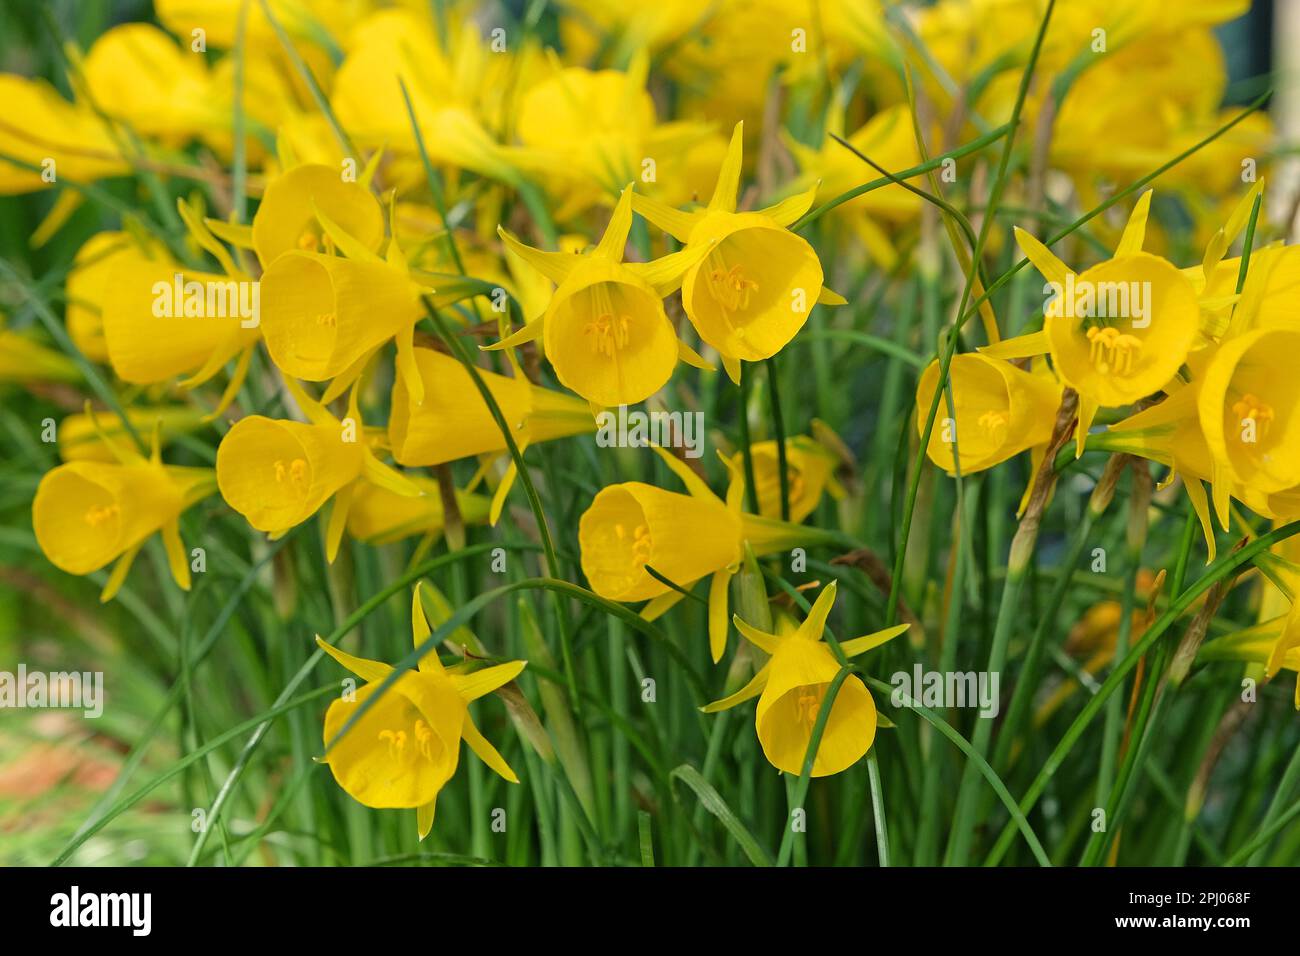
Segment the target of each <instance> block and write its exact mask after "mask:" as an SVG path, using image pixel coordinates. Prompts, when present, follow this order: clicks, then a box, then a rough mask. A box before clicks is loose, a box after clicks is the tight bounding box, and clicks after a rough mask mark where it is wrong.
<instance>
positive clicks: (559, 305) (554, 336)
mask: <svg viewBox="0 0 1300 956" xmlns="http://www.w3.org/2000/svg"><path fill="white" fill-rule="evenodd" d="M632 202H633V197H632V188H631V187H630V186H629V187H628V188H627V189H625V190H624V191H623V195H622V198H620V199H619V202H618V206H616V207H615V209H614V214H613V215H612V216H611V217H610V220H609V225H608V226H607V227H606V229H605V234H604V235H603V236H602V237H601V240H600V243H599V244H598V245H597V246H596V248H595V250H594V251H593V252H592V253H591V254H589V255H577V254H574V253H568V252H544V251H542V250H541V249H534V248H533V247H531V246H526V245H524V244H523V243H522V242H520V241H519V240H518V239H516V238H515V237H514V236H512V235H511V234H510V233H509V232H507V231H506V230H505V229H500V230H499V231H500V233H501V238H502V239H503V240H504V241H505V243H506V246H507V247H508V248H510V249H511V250H513V251H514V252H515V253H516V254H517V255H518V256H519V257H520V258H521V259H523V260H524V261H525V262H527V263H528V264H529V265H530V266H532V267H533V268H534V269H536V270H537V271H538V272H540V273H542V274H543V275H544V276H546V277H547V278H548V279H550V280H551V281H552V282H555V283H557V288H556V289H555V292H554V293H553V294H552V295H551V300H550V303H549V305H548V306H547V307H546V311H545V312H544V313H543V314H542V315H541V316H540V317H539V318H535V319H533V320H532V321H530V322H528V324H526V325H525V326H524V327H523V328H522V329H520V330H519V331H517V332H515V333H514V334H513V335H511V336H509V337H507V338H505V339H503V340H502V341H500V342H498V343H497V344H496V345H494V346H489V348H507V347H513V346H517V345H522V344H523V343H525V342H529V341H533V340H535V339H539V338H540V339H541V340H542V348H543V351H544V352H545V353H546V358H547V359H548V360H549V361H550V363H551V365H552V366H553V367H554V369H555V375H556V377H557V378H559V380H560V382H561V383H562V384H563V385H564V386H565V387H566V388H569V389H572V390H573V391H575V392H577V393H578V394H579V395H581V396H582V397H583V398H585V399H587V400H588V401H589V402H591V403H592V404H594V405H598V406H602V407H603V406H613V405H631V404H634V403H636V402H639V401H641V400H642V399H645V398H648V397H649V396H651V395H653V394H654V393H655V392H657V391H658V390H659V389H660V388H662V387H663V386H664V384H665V383H666V382H667V381H668V378H669V376H671V375H672V372H673V368H674V366H676V364H677V361H678V359H679V358H680V359H682V360H683V361H686V362H688V363H690V364H692V365H696V366H699V367H705V368H707V367H708V365H707V363H706V362H705V361H704V360H703V359H702V358H700V357H699V356H698V355H697V354H695V352H694V351H693V350H692V349H691V348H690V347H689V346H687V345H686V343H684V342H680V341H678V338H677V333H676V331H675V330H674V329H673V325H672V323H671V322H670V321H669V320H668V316H667V314H666V313H665V312H664V306H663V297H664V296H665V295H667V294H668V293H669V292H671V291H672V290H673V289H675V288H677V285H678V284H679V283H680V282H681V277H682V274H683V273H684V272H686V270H687V269H688V268H689V267H690V266H691V264H692V263H693V262H695V261H696V260H697V259H698V258H700V257H701V256H702V255H703V254H705V253H706V252H707V245H706V244H700V245H699V246H697V247H696V248H694V249H690V250H686V249H683V250H682V251H681V252H676V253H673V254H672V255H668V256H665V257H664V258H662V259H657V260H655V261H654V262H649V263H636V262H626V263H625V262H624V261H623V249H624V246H625V245H626V244H627V235H628V231H629V230H630V229H631V228H632Z"/></svg>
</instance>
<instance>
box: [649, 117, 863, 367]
mask: <svg viewBox="0 0 1300 956" xmlns="http://www.w3.org/2000/svg"><path fill="white" fill-rule="evenodd" d="M742 132H743V130H742V124H737V125H736V129H735V131H734V132H733V134H732V137H731V145H730V147H729V148H728V150H727V157H726V159H725V160H724V161H723V164H722V168H721V170H720V171H719V172H718V182H717V185H716V186H715V187H714V190H713V197H712V198H711V199H710V200H709V204H708V206H707V207H706V208H705V209H697V210H692V211H680V210H677V209H673V208H672V207H670V206H666V205H664V204H663V203H660V202H657V201H656V200H653V199H649V198H648V197H645V196H639V195H638V196H633V198H632V206H633V208H634V209H635V210H636V211H637V212H639V213H640V214H641V215H643V216H645V217H646V219H648V220H650V221H651V222H652V223H654V224H655V225H656V226H658V227H659V228H660V229H662V230H664V232H667V233H668V234H669V235H671V236H673V237H674V238H676V239H678V240H680V241H681V242H684V243H685V244H686V247H685V249H683V250H682V251H683V253H691V252H695V253H696V254H697V258H696V260H695V262H693V263H692V264H691V266H690V267H689V268H688V269H687V270H686V272H685V275H684V276H683V277H682V304H683V305H684V306H685V309H686V315H687V317H688V318H689V319H690V320H691V324H692V325H694V326H695V330H696V331H697V332H699V334H700V338H702V339H703V340H704V341H705V342H708V343H709V344H710V345H712V346H713V347H714V348H715V349H717V350H718V353H719V354H720V355H721V356H722V360H723V364H724V365H725V367H726V369H727V373H728V374H729V375H730V376H731V378H732V380H733V381H737V382H738V381H739V375H740V362H741V361H742V360H744V361H749V362H757V361H761V360H762V359H765V358H770V357H772V356H773V355H775V354H776V353H777V352H779V351H781V349H782V348H784V347H785V344H786V343H787V342H789V341H790V340H791V339H792V338H794V336H795V333H797V332H798V331H799V329H801V328H803V325H804V323H805V322H807V321H808V314H809V312H810V311H811V310H812V307H813V305H814V304H816V303H818V302H823V303H826V304H831V305H838V304H842V303H843V302H844V300H843V299H842V298H841V297H840V296H838V295H836V294H835V293H833V292H831V291H830V290H829V289H824V288H823V287H822V266H821V262H820V261H819V260H818V258H817V253H816V252H814V251H813V248H812V246H810V245H809V244H808V242H807V240H805V239H803V238H801V237H800V236H797V235H795V234H794V233H792V232H790V231H789V230H788V229H787V228H786V227H787V226H789V225H790V224H791V223H793V222H794V221H795V220H796V219H798V218H799V217H800V216H802V215H803V214H804V213H805V212H807V211H808V207H809V206H811V205H812V201H813V197H814V196H815V195H816V192H817V189H816V187H815V186H814V187H812V188H810V189H808V190H807V191H805V192H803V193H801V194H799V195H797V196H792V197H791V198H789V199H786V200H784V201H782V202H780V203H777V204H776V205H775V206H769V207H768V208H767V209H764V210H761V211H759V212H736V200H737V193H738V191H739V189H740V167H741V161H742V155H741V153H742V149H743V139H742Z"/></svg>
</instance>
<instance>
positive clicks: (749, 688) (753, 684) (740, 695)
mask: <svg viewBox="0 0 1300 956" xmlns="http://www.w3.org/2000/svg"><path fill="white" fill-rule="evenodd" d="M771 666H772V662H771V661H768V662H767V663H766V664H764V665H763V666H762V667H761V668H760V669H759V672H758V673H757V674H755V675H754V676H753V678H752V679H751V680H750V682H749V683H748V684H746V685H745V686H744V687H742V688H741V689H740V690H738V691H736V692H735V693H734V694H731V695H730V696H727V697H724V698H722V699H721V700H715V701H714V702H713V703H711V704H705V705H704V706H703V707H701V708H700V710H702V711H703V712H704V713H706V714H716V713H717V712H718V711H720V710H730V709H731V708H732V707H735V706H736V705H737V704H743V703H744V702H745V701H747V700H750V699H751V698H754V697H757V696H758V695H759V694H761V693H763V688H765V687H766V686H767V677H768V671H769V668H771Z"/></svg>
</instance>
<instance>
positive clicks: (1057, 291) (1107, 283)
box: [980, 190, 1200, 455]
mask: <svg viewBox="0 0 1300 956" xmlns="http://www.w3.org/2000/svg"><path fill="white" fill-rule="evenodd" d="M1150 205H1151V191H1150V190H1148V191H1147V192H1145V193H1143V194H1142V197H1141V198H1140V199H1139V200H1138V202H1137V205H1136V206H1134V208H1133V213H1132V215H1131V216H1130V217H1129V220H1128V225H1127V226H1125V228H1124V234H1123V236H1122V237H1121V238H1120V241H1119V245H1118V246H1117V247H1116V249H1115V255H1114V256H1113V257H1112V258H1110V259H1107V260H1106V261H1105V262H1101V263H1099V264H1097V265H1095V266H1092V267H1091V268H1089V269H1086V270H1085V271H1084V272H1082V273H1078V274H1076V273H1075V272H1074V271H1073V270H1071V269H1070V268H1068V267H1067V266H1066V265H1065V264H1064V263H1063V262H1061V260H1060V259H1058V258H1056V256H1055V255H1053V254H1052V253H1051V251H1049V250H1048V248H1047V247H1046V246H1045V245H1043V244H1042V243H1041V242H1039V241H1038V240H1037V239H1035V238H1034V237H1033V236H1031V235H1029V233H1027V232H1025V231H1024V230H1023V229H1020V228H1018V227H1017V228H1016V240H1017V242H1019V244H1020V248H1021V250H1022V251H1023V252H1024V254H1025V256H1026V257H1027V258H1028V259H1029V261H1030V262H1032V263H1033V264H1034V266H1035V267H1036V268H1037V269H1038V271H1039V272H1040V273H1042V274H1043V277H1044V278H1045V279H1047V281H1048V283H1049V285H1048V287H1047V289H1050V290H1051V291H1052V293H1053V299H1052V305H1053V308H1051V309H1050V310H1048V314H1047V315H1046V317H1045V318H1044V321H1043V330H1042V331H1041V332H1033V333H1030V334H1028V335H1022V336H1019V337H1017V338H1014V339H1008V340H1006V341H1004V342H1001V343H998V344H997V345H991V346H986V347H985V348H983V349H981V350H980V351H981V352H983V353H984V354H985V355H988V356H991V357H994V358H1002V359H1012V358H1028V357H1030V356H1034V355H1042V354H1044V353H1050V354H1051V356H1052V366H1053V368H1054V369H1055V370H1056V374H1057V375H1058V376H1060V378H1061V381H1062V382H1064V383H1065V384H1066V385H1068V386H1070V387H1071V388H1073V389H1074V390H1075V391H1077V392H1078V393H1079V412H1078V421H1077V423H1076V426H1075V443H1076V444H1075V453H1076V455H1082V454H1083V450H1084V445H1085V443H1086V441H1087V436H1088V430H1089V429H1090V428H1091V427H1092V421H1093V419H1094V418H1095V417H1096V414H1097V410H1098V409H1099V408H1103V407H1105V408H1114V407H1117V406H1122V405H1128V404H1131V403H1132V402H1136V401H1137V400H1138V399H1141V398H1145V397H1146V396H1148V395H1151V394H1152V393H1154V392H1158V391H1160V390H1161V389H1163V388H1164V387H1165V385H1166V384H1168V383H1169V381H1170V379H1172V378H1173V377H1174V376H1175V375H1176V374H1177V373H1178V369H1179V368H1180V367H1181V366H1182V364H1183V363H1184V362H1185V361H1186V360H1187V354H1188V352H1189V351H1190V350H1191V348H1192V346H1193V344H1194V343H1195V341H1196V337H1197V333H1198V330H1199V325H1200V309H1199V306H1198V303H1197V296H1196V291H1195V289H1194V288H1193V286H1192V283H1191V281H1190V280H1189V279H1188V277H1187V276H1186V275H1184V274H1183V273H1182V272H1181V271H1179V270H1178V269H1176V268H1175V267H1174V266H1173V265H1172V264H1170V263H1169V262H1168V261H1166V260H1165V259H1162V258H1160V257H1159V256H1154V255H1151V254H1150V253H1146V252H1143V251H1142V241H1143V238H1144V237H1145V235H1146V222H1147V211H1148V209H1149V207H1150ZM1120 288H1123V290H1124V297H1123V300H1124V301H1128V302H1129V303H1130V309H1129V311H1134V310H1133V308H1132V302H1131V298H1130V295H1129V293H1130V290H1135V291H1133V293H1132V294H1134V295H1144V296H1145V295H1146V293H1145V291H1143V290H1149V292H1150V294H1149V296H1147V297H1146V310H1147V314H1146V316H1145V317H1144V318H1142V319H1141V320H1140V321H1135V320H1134V318H1133V316H1111V315H1096V314H1095V313H1096V312H1098V311H1104V310H1103V309H1101V308H1099V304H1100V302H1101V301H1102V300H1103V299H1105V298H1107V295H1104V294H1103V293H1104V292H1106V291H1107V290H1110V289H1116V290H1118V289H1120ZM1075 290H1080V294H1081V295H1083V296H1085V297H1086V296H1088V295H1091V297H1092V302H1093V304H1092V305H1091V306H1088V305H1087V304H1086V302H1087V299H1086V298H1085V299H1081V300H1080V301H1081V302H1083V303H1085V304H1084V306H1083V308H1082V311H1083V312H1084V313H1085V314H1084V315H1078V314H1077V312H1078V311H1080V310H1079V309H1078V308H1077V307H1076V303H1075V301H1074V295H1075ZM1088 290H1092V291H1091V293H1089V292H1088ZM1045 291H1046V290H1045ZM1116 301H1119V299H1118V295H1117V296H1116ZM1107 308H1108V307H1107Z"/></svg>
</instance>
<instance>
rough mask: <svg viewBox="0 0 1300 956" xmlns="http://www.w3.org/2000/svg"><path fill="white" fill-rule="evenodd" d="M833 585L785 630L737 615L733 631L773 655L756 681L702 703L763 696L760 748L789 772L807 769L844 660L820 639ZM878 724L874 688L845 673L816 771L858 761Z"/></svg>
mask: <svg viewBox="0 0 1300 956" xmlns="http://www.w3.org/2000/svg"><path fill="white" fill-rule="evenodd" d="M835 590H836V585H835V582H834V581H832V582H831V583H830V584H828V585H827V586H826V587H825V588H823V589H822V592H821V594H819V595H818V596H817V600H816V602H815V603H814V604H813V606H812V609H811V610H810V611H809V612H808V617H807V618H805V619H804V622H803V623H802V624H800V625H799V626H798V628H795V629H790V630H785V632H784V633H781V634H768V633H767V632H766V631H760V630H758V629H757V628H755V627H751V626H750V625H749V624H747V623H745V622H744V621H742V620H741V619H740V616H739V615H737V616H735V617H733V618H732V621H733V622H734V623H735V625H736V630H738V631H740V633H741V634H743V635H744V636H745V637H746V638H748V639H749V641H750V643H752V644H754V645H755V646H757V647H758V648H760V649H761V650H763V651H766V652H767V653H768V654H770V655H772V656H771V658H770V659H769V660H768V662H767V663H766V664H764V665H763V666H762V668H760V669H759V672H758V673H757V674H755V675H754V678H753V680H751V681H750V682H749V683H748V684H746V685H745V686H744V687H742V688H741V689H740V690H738V691H736V693H734V694H732V695H731V696H730V697H724V698H723V699H722V700H718V701H714V702H713V703H711V704H708V705H706V706H705V707H702V708H701V710H703V711H704V712H705V713H706V714H711V713H716V712H718V711H721V710H727V709H729V708H731V707H735V706H736V705H737V704H741V703H744V702H745V701H747V700H749V699H751V698H753V697H758V709H757V711H756V712H755V715H754V729H755V730H756V731H757V733H758V740H759V743H760V744H762V746H763V755H764V756H766V757H767V760H768V763H770V764H771V765H772V766H773V767H776V769H778V770H781V771H784V772H785V773H791V774H796V775H797V774H800V773H802V772H803V763H804V758H805V757H806V756H807V754H808V745H809V743H810V742H811V740H812V733H813V727H814V726H815V724H816V723H817V714H818V712H819V711H820V709H821V706H822V701H823V700H824V699H825V697H826V692H827V690H828V689H829V688H830V685H831V681H833V680H834V679H835V675H836V674H837V673H839V670H840V663H839V661H837V660H836V659H835V656H834V655H833V654H832V653H831V649H830V647H828V646H827V645H826V643H825V642H824V641H823V640H822V634H823V632H824V631H825V629H826V618H827V616H828V615H829V614H830V612H831V605H832V604H834V603H835ZM910 626H911V625H909V624H898V625H895V626H894V627H890V628H886V629H885V630H883V631H877V632H875V633H874V634H868V635H866V636H864V637H857V638H854V639H853V640H850V641H841V642H840V650H842V651H843V652H844V656H845V657H856V656H857V655H858V654H864V653H866V652H867V651H869V650H871V649H872V648H875V647H879V646H880V645H881V644H884V643H885V642H886V641H889V640H891V639H893V638H895V637H897V636H898V635H899V634H902V633H903V632H904V631H906V630H907V629H908V627H910ZM760 695H761V696H760ZM876 723H877V719H876V702H875V701H874V700H873V699H872V697H871V691H869V690H867V686H866V684H864V683H863V682H862V679H861V678H859V677H858V676H857V675H856V674H849V675H847V676H846V677H845V678H844V682H843V683H842V684H841V685H840V689H839V691H838V692H837V693H836V695H835V702H834V703H833V704H832V705H831V712H830V714H829V715H828V717H827V720H826V726H825V729H824V730H823V732H822V737H821V742H820V744H819V745H818V747H817V756H816V757H815V758H814V760H813V766H812V776H814V777H825V776H829V775H830V774H833V773H839V772H840V771H841V770H847V769H848V768H849V767H851V766H853V764H855V763H857V762H858V760H860V759H861V758H862V757H863V755H865V754H866V752H867V751H868V750H870V749H871V744H872V742H873V741H874V740H875V737H876Z"/></svg>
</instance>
